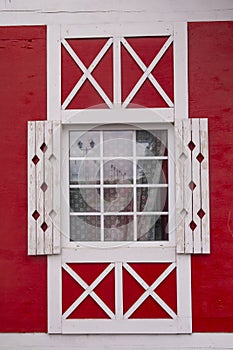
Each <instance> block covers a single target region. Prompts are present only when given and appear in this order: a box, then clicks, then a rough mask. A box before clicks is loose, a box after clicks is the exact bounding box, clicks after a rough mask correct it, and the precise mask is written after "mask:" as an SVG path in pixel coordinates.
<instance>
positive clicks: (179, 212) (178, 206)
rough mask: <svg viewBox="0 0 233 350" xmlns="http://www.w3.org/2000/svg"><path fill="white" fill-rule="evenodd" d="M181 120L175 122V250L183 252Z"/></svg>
mask: <svg viewBox="0 0 233 350" xmlns="http://www.w3.org/2000/svg"><path fill="white" fill-rule="evenodd" d="M182 125H183V124H182V120H179V119H177V120H176V122H175V157H176V236H177V252H178V253H184V217H183V216H182V214H184V210H183V209H184V161H185V160H184V158H185V155H186V151H185V149H184V143H183V126H182Z"/></svg>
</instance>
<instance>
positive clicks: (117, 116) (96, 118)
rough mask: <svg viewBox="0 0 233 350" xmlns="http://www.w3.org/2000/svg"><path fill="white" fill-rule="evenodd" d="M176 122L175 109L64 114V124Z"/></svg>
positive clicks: (104, 110) (140, 109)
mask: <svg viewBox="0 0 233 350" xmlns="http://www.w3.org/2000/svg"><path fill="white" fill-rule="evenodd" d="M173 121H174V109H173V108H154V109H152V108H150V109H142V108H138V109H137V108H135V109H134V108H133V109H121V110H120V112H119V110H118V109H111V110H109V109H98V110H93V109H84V110H66V111H63V112H62V123H63V124H79V125H80V124H89V125H90V124H92V125H103V124H122V123H123V124H131V123H142V122H143V123H145V124H147V123H166V122H168V123H169V122H173Z"/></svg>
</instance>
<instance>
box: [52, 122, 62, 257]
mask: <svg viewBox="0 0 233 350" xmlns="http://www.w3.org/2000/svg"><path fill="white" fill-rule="evenodd" d="M52 139H53V156H52V158H51V159H50V162H51V165H52V187H53V212H52V213H50V216H51V219H52V221H53V254H60V252H61V228H60V227H61V226H60V225H61V222H60V220H61V194H60V193H61V123H60V122H59V121H53V135H52Z"/></svg>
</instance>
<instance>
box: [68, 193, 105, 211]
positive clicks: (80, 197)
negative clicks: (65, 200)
mask: <svg viewBox="0 0 233 350" xmlns="http://www.w3.org/2000/svg"><path fill="white" fill-rule="evenodd" d="M70 209H71V212H95V211H97V212H98V211H100V194H99V189H97V188H71V189H70Z"/></svg>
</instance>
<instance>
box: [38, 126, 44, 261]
mask: <svg viewBox="0 0 233 350" xmlns="http://www.w3.org/2000/svg"><path fill="white" fill-rule="evenodd" d="M43 143H44V122H42V121H37V122H36V153H37V155H38V157H39V159H40V160H39V162H38V163H37V165H36V167H37V172H36V182H37V185H36V190H37V198H36V201H37V205H36V207H37V210H38V212H39V213H40V216H39V218H38V220H37V243H36V246H37V254H38V255H40V254H44V231H43V230H42V228H41V226H42V225H43V224H44V220H45V216H44V192H43V191H42V190H41V185H42V184H43V182H44V153H43V152H42V150H41V148H40V147H41V145H42V144H43Z"/></svg>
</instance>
